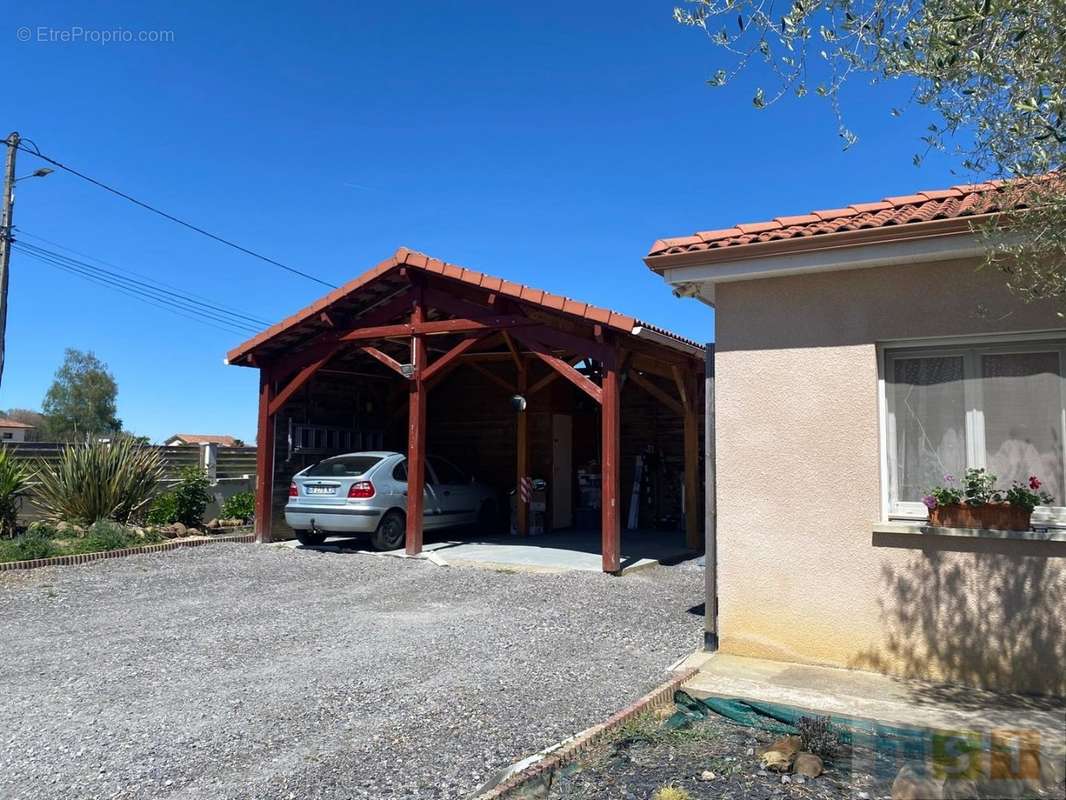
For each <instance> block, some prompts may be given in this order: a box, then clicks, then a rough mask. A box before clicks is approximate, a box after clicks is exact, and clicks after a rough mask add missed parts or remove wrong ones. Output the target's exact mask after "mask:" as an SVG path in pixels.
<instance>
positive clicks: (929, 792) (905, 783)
mask: <svg viewBox="0 0 1066 800" xmlns="http://www.w3.org/2000/svg"><path fill="white" fill-rule="evenodd" d="M942 797H943V794H942V792H941V790H940V786H939V784H937V782H936V781H934V780H933V779H932V778H931V777H929V776H928V775H926V774H925V773H924V772H919V771H918V770H916V769H915V768H913V767H910V766H905V767H903V768H901V769H900V771H899V772H898V773H897V774H896V779H895V780H894V781H892V800H942Z"/></svg>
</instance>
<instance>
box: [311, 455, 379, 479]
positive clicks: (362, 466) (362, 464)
mask: <svg viewBox="0 0 1066 800" xmlns="http://www.w3.org/2000/svg"><path fill="white" fill-rule="evenodd" d="M379 461H381V457H380V456H335V457H333V458H327V459H326V460H325V461H319V462H318V463H317V464H315V465H314V466H313V467H311V469H309V470H307V472H305V473H304V475H305V476H307V477H309V478H354V477H355V476H357V475H362V474H364V473H365V472H367V470H369V469H370V468H371V467H373V466H374V465H375V464H377V463H378V462H379Z"/></svg>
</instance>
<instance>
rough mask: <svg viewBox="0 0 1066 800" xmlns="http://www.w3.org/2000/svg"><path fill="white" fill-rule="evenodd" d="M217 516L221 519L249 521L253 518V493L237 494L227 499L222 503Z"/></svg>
mask: <svg viewBox="0 0 1066 800" xmlns="http://www.w3.org/2000/svg"><path fill="white" fill-rule="evenodd" d="M219 516H220V517H221V518H222V519H243V520H249V519H251V518H252V517H254V516H255V493H254V492H237V494H235V495H232V496H230V497H227V498H226V499H225V501H223V503H222V510H221V511H220V512H219Z"/></svg>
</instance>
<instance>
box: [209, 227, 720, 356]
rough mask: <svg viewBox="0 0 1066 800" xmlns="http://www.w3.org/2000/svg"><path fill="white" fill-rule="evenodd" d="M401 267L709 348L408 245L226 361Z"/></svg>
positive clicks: (629, 331) (616, 313) (612, 325)
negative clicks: (424, 252)
mask: <svg viewBox="0 0 1066 800" xmlns="http://www.w3.org/2000/svg"><path fill="white" fill-rule="evenodd" d="M401 267H403V268H406V269H416V270H420V271H423V272H427V273H435V274H437V275H440V276H442V277H445V278H450V279H452V280H456V281H459V282H461V283H465V284H467V285H470V286H477V287H480V288H482V289H487V290H489V291H490V292H498V293H499V294H501V295H504V296H506V297H513V298H515V299H517V300H521V301H523V302H526V303H531V304H534V305H538V306H541V307H542V308H544V309H545V310H548V311H551V312H554V313H560V314H566V315H569V316H573V317H578V318H581V319H584V320H587V321H589V322H592V323H597V324H600V325H605V326H607V327H608V328H613V329H615V330H617V331H620V332H623V333H627V334H632V333H634V332H635V331H636V330H637V329H638V328H647V329H648V330H651V331H654V332H655V333H658V334H661V335H662V336H664V337H666V338H668V339H673V340H674V341H675V342H677V343H679V344H681V345H685V346H686V347H689V348H692V347H695V348H698V349H701V350H702V348H703V345H701V344H699V343H698V342H695V341H693V340H692V339H687V338H685V337H684V336H679V335H678V334H676V333H673V332H671V331H668V330H666V329H665V328H661V327H659V326H657V325H652V324H650V323H648V322H645V321H643V320H641V319H638V318H637V317H633V316H630V315H628V314H623V313H621V312H619V311H612V310H611V309H609V308H600V307H598V306H593V305H589V304H588V303H584V302H581V301H580V300H574V299H572V298H569V297H564V296H563V295H558V294H552V293H551V292H546V291H544V290H543V289H537V288H534V287H532V286H526V285H524V284H520V283H513V282H511V281H508V280H505V279H503V278H497V277H494V276H492V275H486V274H485V273H483V272H478V271H476V270H472V269H467V268H466V267H460V266H456V265H455V264H449V263H447V262H446V261H441V260H439V259H436V258H432V257H430V256H427V255H425V254H423V253H418V252H415V251H413V250H408V249H407V248H406V247H401V248H399V249H398V250H397V251H396V252H395V253H394V254H393V255H392V257H391V258H387V259H385V260H384V261H382V262H381V263H380V264H378V265H377V266H376V267H373V268H372V269H370V270H368V271H366V272H364V273H363V274H362V275H360V276H359V277H357V278H354V279H353V280H351V281H349V282H348V283H346V284H344V285H343V286H340V287H338V288H336V289H334V290H333V291H331V292H330V293H329V294H327V295H325V296H323V297H321V298H319V299H318V300H316V301H315V302H314V303H312V304H311V305H309V306H307V307H306V308H304V309H302V310H301V311H298V312H296V313H295V314H293V315H292V316H291V317H288V318H286V319H284V320H282V321H281V322H278V323H277V324H275V325H272V326H270V327H269V328H267V329H266V330H265V331H262V332H261V333H259V334H257V335H255V336H253V337H252V338H251V339H249V340H248V341H246V342H244V343H243V344H241V345H239V346H237V347H235V348H234V349H233V350H231V351H230V352H229V353H228V354H227V355H226V361H227V362H228V363H231V364H232V363H236V362H237V361H238V360H240V359H243V358H244V357H245V356H247V355H248V354H249V353H250V352H251V351H253V350H255V349H256V348H257V347H259V346H260V345H263V344H264V343H266V342H268V341H269V340H271V339H273V338H274V337H276V336H279V335H281V334H286V333H289V332H291V331H293V329H294V328H296V327H297V326H299V325H300V324H301V323H303V322H305V321H308V320H311V319H312V318H315V317H317V316H318V315H320V314H321V313H322V312H323V311H326V310H327V309H329V308H330V307H331V306H333V305H334V304H335V303H338V302H340V301H342V300H344V299H346V298H348V297H350V296H351V295H353V294H355V293H356V292H357V291H359V290H361V289H363V288H364V287H367V286H368V285H369V284H371V283H373V282H374V281H376V280H378V279H381V278H383V277H384V276H385V275H386V274H388V273H390V272H393V271H394V270H398V269H399V268H401Z"/></svg>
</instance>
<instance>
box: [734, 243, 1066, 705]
mask: <svg viewBox="0 0 1066 800" xmlns="http://www.w3.org/2000/svg"><path fill="white" fill-rule="evenodd" d="M716 300H717V303H716V306H717V315H716V317H717V332H716V337H715V338H716V353H717V355H716V373H717V388H716V414H717V462H716V463H717V474H718V515H719V516H718V556H719V579H718V590H719V592H718V593H719V602H720V610H719V629H720V637H721V646H722V649H723V650H724V651H726V652H731V653H736V654H742V655H752V656H759V657H764V658H772V659H780V660H786V661H799V662H806V663H820V664H831V665H838V666H846V667H856V668H862V669H875V670H881V671H887V672H893V673H898V674H905V675H910V676H919V677H928V678H934V679H948V680H951V681H958V682H964V683H968V684H973V685H986V686H994V687H1000V688H1011V689H1018V690H1024V691H1037V692H1056V693H1066V668H1064V664H1066V543H1052V542H1013V541H1010V542H1003V541H988V540H963V539H958V538H948V537H919V536H908V535H901V534H896V535H888V534H874V533H873V523H875V522H876V521H877V520H878V519H879V518H880V516H881V474H880V473H881V468H880V458H881V456H880V437H879V411H878V386H877V380H878V365H877V344H878V343H879V342H885V341H888V340H892V339H909V338H917V337H927V336H958V335H971V334H981V333H994V332H1008V331H1031V330H1050V329H1061V328H1062V327H1063V324H1062V321H1061V319H1059V318H1058V317H1057V316H1056V315H1055V314H1054V311H1053V309H1052V308H1051V307H1050V306H1046V305H1045V306H1036V305H1029V306H1026V305H1024V304H1021V303H1019V302H1017V301H1014V300H1013V299H1012V298H1011V297H1010V295H1008V294H1007V293H1006V291H1005V289H1004V288H1003V283H1002V277H1001V276H1000V275H998V274H997V273H995V272H992V271H983V272H977V271H975V269H974V265H973V264H972V263H963V262H940V263H933V264H924V265H916V266H905V267H884V268H876V269H864V270H852V271H847V272H831V273H821V274H814V275H805V276H793V277H783V278H773V279H762V280H750V281H744V282H738V283H725V284H719V285H718V286H717V287H716Z"/></svg>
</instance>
